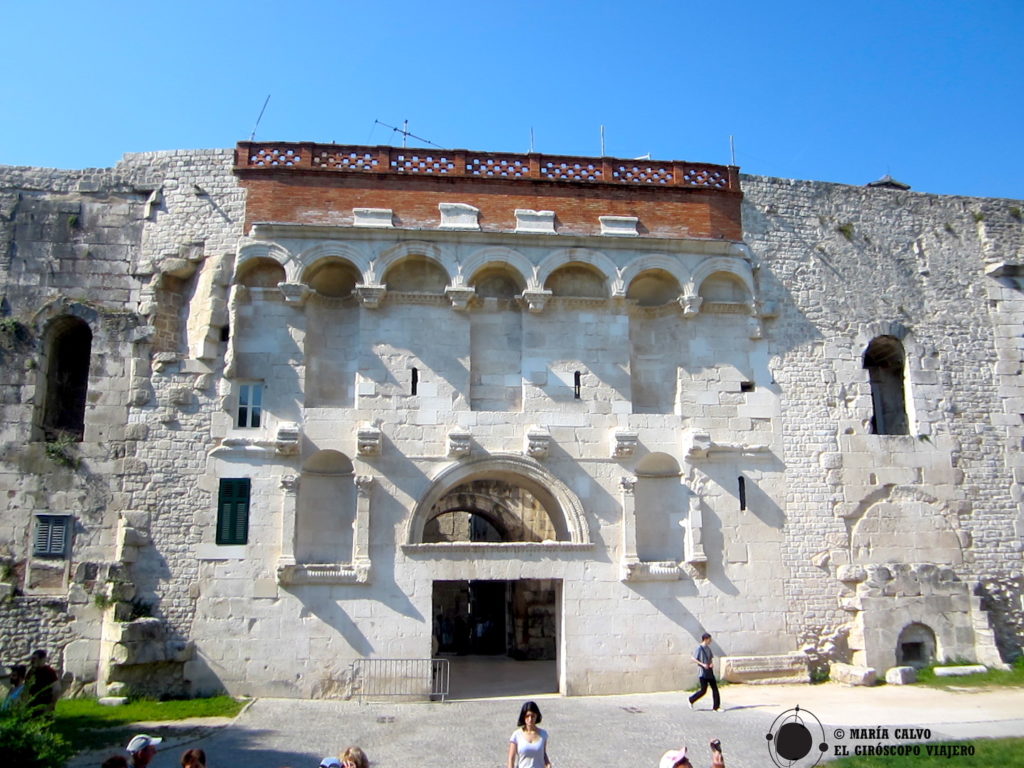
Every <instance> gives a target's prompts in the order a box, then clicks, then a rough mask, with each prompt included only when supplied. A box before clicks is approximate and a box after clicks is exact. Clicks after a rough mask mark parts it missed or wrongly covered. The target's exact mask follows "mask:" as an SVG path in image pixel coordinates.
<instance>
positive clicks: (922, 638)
mask: <svg viewBox="0 0 1024 768" xmlns="http://www.w3.org/2000/svg"><path fill="white" fill-rule="evenodd" d="M935 651H936V648H935V633H934V632H933V631H932V629H931V627H929V626H927V625H926V624H918V623H914V624H908V625H907V626H905V627H904V628H903V631H902V632H900V636H899V639H898V640H897V641H896V663H897V664H898V665H899V666H901V667H915V668H917V669H920V668H922V667H927V666H928V665H929V664H934V663H935V660H936V655H935Z"/></svg>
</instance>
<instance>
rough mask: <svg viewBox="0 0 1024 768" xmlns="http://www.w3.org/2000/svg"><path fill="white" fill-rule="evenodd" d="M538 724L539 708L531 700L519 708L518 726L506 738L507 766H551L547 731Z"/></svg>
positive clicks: (518, 767) (531, 767) (526, 767)
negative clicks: (507, 738) (509, 736)
mask: <svg viewBox="0 0 1024 768" xmlns="http://www.w3.org/2000/svg"><path fill="white" fill-rule="evenodd" d="M538 725H540V708H539V707H538V706H537V705H536V704H535V703H534V702H532V701H528V702H526V703H525V704H523V708H522V709H520V710H519V727H518V728H516V730H515V733H513V734H512V738H510V739H509V740H508V768H551V761H550V760H548V732H547V731H545V730H544V729H543V728H538V727H537V726H538Z"/></svg>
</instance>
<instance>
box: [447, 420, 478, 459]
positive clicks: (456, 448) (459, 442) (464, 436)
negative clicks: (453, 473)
mask: <svg viewBox="0 0 1024 768" xmlns="http://www.w3.org/2000/svg"><path fill="white" fill-rule="evenodd" d="M472 441H473V436H472V435H471V434H470V432H469V430H467V429H461V428H459V427H456V428H455V429H453V430H451V431H450V432H449V433H448V456H449V457H451V458H453V459H464V458H466V457H467V456H469V453H470V451H471V450H472Z"/></svg>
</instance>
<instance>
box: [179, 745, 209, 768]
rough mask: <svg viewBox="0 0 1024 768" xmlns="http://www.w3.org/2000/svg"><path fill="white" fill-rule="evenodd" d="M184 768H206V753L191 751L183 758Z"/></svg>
mask: <svg viewBox="0 0 1024 768" xmlns="http://www.w3.org/2000/svg"><path fill="white" fill-rule="evenodd" d="M181 765H182V768H205V766H206V753H205V752H203V750H201V749H190V750H188V751H186V752H185V754H183V755H182V756H181Z"/></svg>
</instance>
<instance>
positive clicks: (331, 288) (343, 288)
mask: <svg viewBox="0 0 1024 768" xmlns="http://www.w3.org/2000/svg"><path fill="white" fill-rule="evenodd" d="M362 281H363V276H362V273H361V272H360V271H359V268H358V267H356V265H355V264H353V263H352V262H351V261H349V260H348V259H343V258H339V257H337V256H324V257H322V258H320V259H317V260H316V261H315V262H314V263H312V264H310V265H309V266H308V267H306V269H305V270H304V271H303V273H302V282H303V283H305V284H306V285H308V286H309V287H310V288H312V289H313V290H314V291H316V292H317V293H319V294H320V295H321V296H328V297H330V298H336V299H337V298H344V297H346V296H351V295H352V292H353V291H354V290H355V287H356V285H358V284H359V283H361V282H362Z"/></svg>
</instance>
